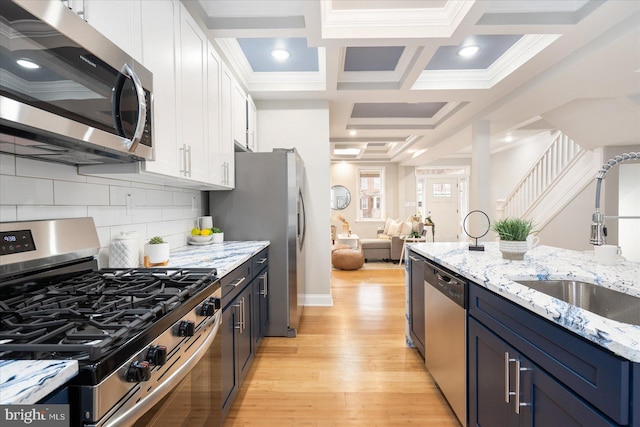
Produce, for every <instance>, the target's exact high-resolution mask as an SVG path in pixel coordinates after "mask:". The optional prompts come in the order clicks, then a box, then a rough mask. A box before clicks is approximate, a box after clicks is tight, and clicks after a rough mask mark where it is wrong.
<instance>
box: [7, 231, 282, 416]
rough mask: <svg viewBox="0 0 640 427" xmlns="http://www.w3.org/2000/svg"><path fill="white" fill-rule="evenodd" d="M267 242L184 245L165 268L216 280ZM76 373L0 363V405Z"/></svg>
mask: <svg viewBox="0 0 640 427" xmlns="http://www.w3.org/2000/svg"><path fill="white" fill-rule="evenodd" d="M267 246H269V242H268V241H246V242H245V241H243V242H233V241H229V242H224V243H217V244H211V245H203V246H185V247H182V248H178V249H175V250H173V251H172V252H171V258H170V260H169V265H168V267H191V268H216V269H217V272H218V277H220V278H223V277H224V276H225V275H227V274H228V273H230V272H231V271H233V270H234V269H235V268H237V267H238V266H241V265H242V264H243V263H245V262H246V261H248V260H250V259H251V258H252V257H253V256H254V255H256V254H258V253H259V252H260V251H261V250H263V249H264V248H266V247H267ZM77 373H78V362H77V361H75V360H64V361H61V360H41V361H31V360H0V404H2V405H9V404H34V403H36V402H39V401H40V400H41V399H43V398H44V397H46V396H47V395H49V394H50V393H51V392H52V391H54V390H56V389H57V388H58V387H60V386H62V385H64V384H65V383H66V382H67V381H69V380H70V379H71V378H73V377H74V376H75V375H77Z"/></svg>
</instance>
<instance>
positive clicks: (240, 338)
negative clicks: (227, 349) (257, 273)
mask: <svg viewBox="0 0 640 427" xmlns="http://www.w3.org/2000/svg"><path fill="white" fill-rule="evenodd" d="M236 301H237V305H239V310H238V322H236V324H238V323H239V325H236V326H239V327H237V328H236V340H237V347H236V351H237V353H236V357H237V361H236V363H237V364H238V369H239V373H238V374H239V377H240V380H239V382H240V383H241V382H242V380H243V379H244V377H245V376H246V375H247V372H249V368H250V367H251V362H252V361H253V356H254V341H255V340H254V338H253V329H254V328H253V326H252V324H253V323H252V322H253V320H252V319H253V305H254V295H253V286H252V285H251V284H249V285H248V286H247V287H246V288H245V289H244V290H243V291H242V293H240V295H238V297H237V298H236Z"/></svg>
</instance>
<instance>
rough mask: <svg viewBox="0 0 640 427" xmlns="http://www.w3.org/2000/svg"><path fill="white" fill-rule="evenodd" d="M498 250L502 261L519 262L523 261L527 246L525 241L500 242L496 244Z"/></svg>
mask: <svg viewBox="0 0 640 427" xmlns="http://www.w3.org/2000/svg"><path fill="white" fill-rule="evenodd" d="M498 249H500V252H502V258H504V259H516V260H521V259H524V254H525V253H526V252H527V249H528V244H527V241H526V240H523V241H519V240H500V241H499V242H498Z"/></svg>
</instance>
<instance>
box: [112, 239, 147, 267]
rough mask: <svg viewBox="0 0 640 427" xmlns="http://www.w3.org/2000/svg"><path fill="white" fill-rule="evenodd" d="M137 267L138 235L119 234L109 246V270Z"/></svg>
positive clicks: (138, 259) (138, 255) (138, 257)
mask: <svg viewBox="0 0 640 427" xmlns="http://www.w3.org/2000/svg"><path fill="white" fill-rule="evenodd" d="M139 265H140V250H139V248H138V234H137V233H135V232H124V231H123V232H121V233H120V234H119V235H117V236H116V237H114V238H113V240H112V241H111V244H110V245H109V268H135V267H138V266H139Z"/></svg>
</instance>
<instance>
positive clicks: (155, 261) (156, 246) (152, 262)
mask: <svg viewBox="0 0 640 427" xmlns="http://www.w3.org/2000/svg"><path fill="white" fill-rule="evenodd" d="M170 250H171V248H170V246H169V243H167V242H165V241H164V239H163V238H162V237H160V236H153V237H152V238H151V239H149V243H147V244H145V245H144V266H145V267H153V266H156V265H167V264H168V263H169V252H170Z"/></svg>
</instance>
